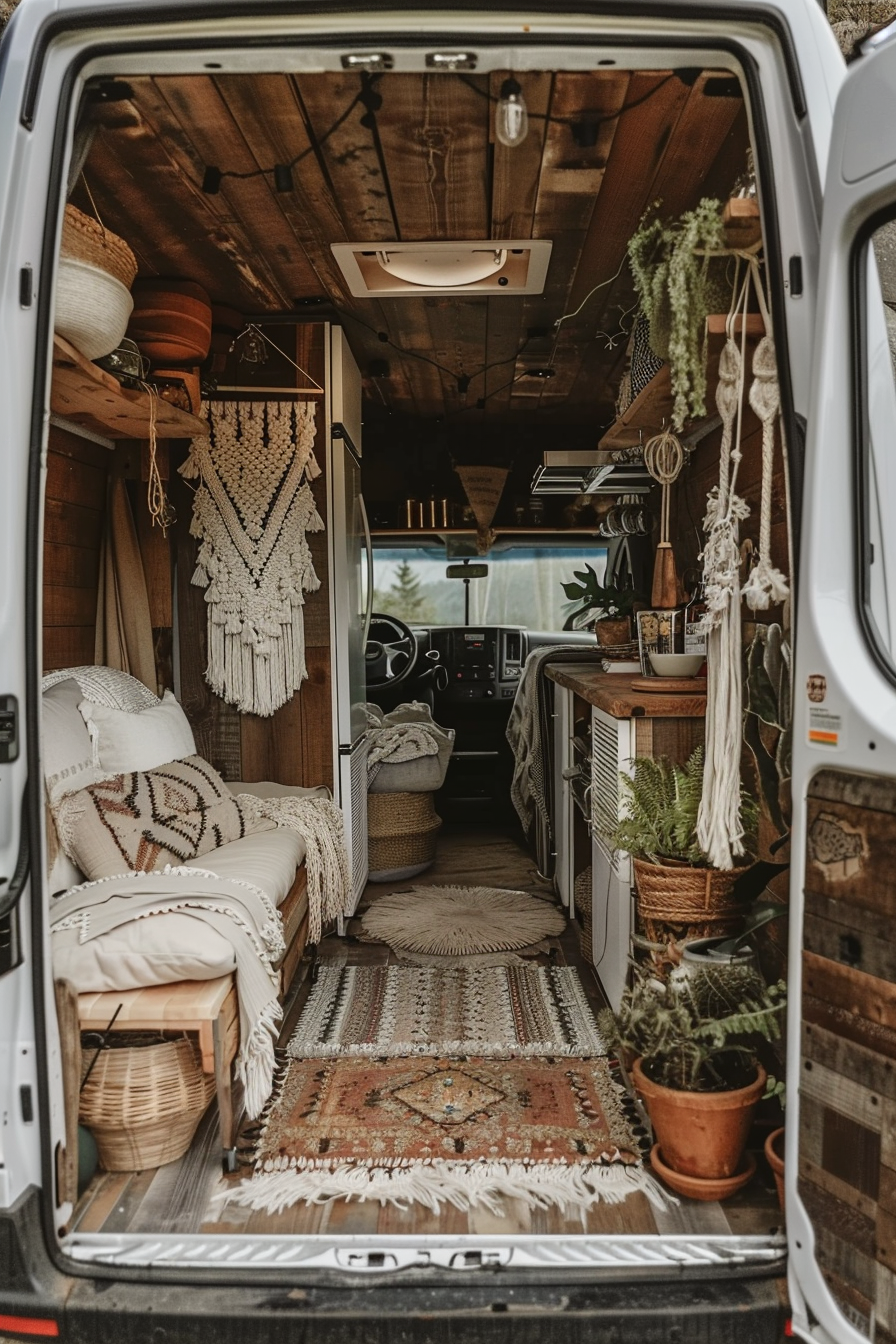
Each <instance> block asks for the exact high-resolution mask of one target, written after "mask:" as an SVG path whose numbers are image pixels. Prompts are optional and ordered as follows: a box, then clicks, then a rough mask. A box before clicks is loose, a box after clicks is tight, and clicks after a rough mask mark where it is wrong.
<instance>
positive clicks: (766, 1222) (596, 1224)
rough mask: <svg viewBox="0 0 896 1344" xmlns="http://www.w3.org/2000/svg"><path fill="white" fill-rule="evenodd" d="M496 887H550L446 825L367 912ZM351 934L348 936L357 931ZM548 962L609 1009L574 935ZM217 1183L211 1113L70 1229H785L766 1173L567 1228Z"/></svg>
mask: <svg viewBox="0 0 896 1344" xmlns="http://www.w3.org/2000/svg"><path fill="white" fill-rule="evenodd" d="M441 883H446V884H447V883H456V884H458V885H464V886H466V885H479V884H485V885H495V886H501V887H505V888H514V889H517V890H520V891H529V892H531V893H532V894H534V895H539V896H541V897H543V898H547V899H550V898H551V895H552V893H551V888H550V884H548V883H545V882H544V880H543V879H541V878H540V877H539V876H538V873H537V871H536V868H535V864H534V861H533V859H532V858H531V856H530V855H529V854H528V853H527V852H526V851H525V850H524V849H523V848H522V846H521V845H520V844H519V843H517V841H516V840H515V839H514V838H513V837H512V836H509V835H507V834H506V833H502V832H500V831H498V830H496V829H494V828H487V827H480V828H477V829H471V828H470V827H466V828H464V827H460V826H457V825H454V826H452V825H448V826H446V827H445V828H444V830H443V832H442V833H441V835H440V838H439V855H438V858H437V860H436V863H435V864H433V866H432V868H430V869H429V870H428V871H427V872H426V873H425V874H422V875H421V877H420V878H419V879H417V881H416V883H407V882H405V883H393V884H389V883H369V884H368V886H367V888H366V890H365V892H364V897H363V900H362V905H367V904H370V903H372V902H375V901H376V900H377V899H379V898H380V897H381V896H382V895H384V894H387V893H388V892H390V891H393V890H403V889H407V888H408V887H409V886H410V885H430V886H431V885H439V884H441ZM357 927H358V925H357V922H354V923H353V924H352V926H351V928H353V929H354V928H357ZM546 941H547V944H548V948H549V951H548V952H546V953H543V954H540V955H539V956H538V957H537V958H535V959H534V960H535V962H536V963H537V964H541V965H551V964H553V965H561V966H563V965H565V966H572V967H575V968H576V969H577V970H578V972H579V975H580V978H581V981H582V984H583V986H584V988H585V992H586V995H587V997H588V1000H589V1002H590V1004H591V1007H592V1009H593V1010H594V1011H595V1012H597V1011H599V1010H600V1008H601V1007H603V1006H605V998H604V995H603V992H602V990H601V986H600V982H599V981H598V979H597V977H596V976H595V974H594V970H593V968H592V967H591V966H590V965H589V964H588V963H587V962H585V961H584V960H583V958H582V954H581V948H580V945H579V937H578V930H577V928H576V926H575V925H573V924H569V925H567V927H566V929H565V930H564V932H563V933H562V934H560V935H559V936H558V937H556V938H551V939H548V940H546ZM319 955H320V957H321V959H323V960H326V961H328V962H329V963H330V964H331V965H332V964H334V963H335V964H337V965H353V966H375V965H386V964H397V960H396V957H395V954H394V953H391V952H390V949H389V948H387V947H385V946H384V945H383V944H377V943H366V942H361V941H359V940H357V939H356V938H352V937H349V938H337V937H336V936H335V935H333V936H331V937H327V938H325V939H324V940H323V941H322V943H321V945H320V948H319ZM311 987H312V982H311V978H310V977H306V981H305V983H303V984H302V985H300V986H299V987H298V989H297V992H296V994H295V995H294V997H293V998H292V1000H291V1002H290V1004H289V1005H288V1009H287V1013H286V1016H285V1019H284V1024H283V1030H282V1032H281V1035H280V1042H279V1043H280V1045H281V1047H283V1046H285V1044H286V1042H287V1041H288V1040H289V1038H290V1036H291V1035H292V1032H293V1030H294V1027H295V1022H296V1020H297V1018H298V1015H299V1013H300V1012H301V1009H302V1007H303V1006H304V1003H305V1001H306V999H307V996H308V994H309V993H310V990H311ZM249 1174H250V1168H248V1167H247V1168H246V1169H245V1171H244V1173H243V1175H242V1177H229V1178H226V1179H224V1178H222V1176H221V1173H220V1149H219V1140H218V1124H217V1116H216V1113H215V1108H214V1107H211V1108H210V1109H209V1111H208V1112H207V1114H206V1116H205V1117H204V1118H203V1121H202V1123H201V1124H200V1126H199V1129H198V1131H197V1134H196V1137H195V1138H194V1141H193V1144H192V1146H191V1148H190V1150H189V1152H188V1153H187V1154H185V1155H184V1157H183V1158H181V1159H180V1161H178V1162H173V1163H169V1164H168V1165H167V1166H166V1167H163V1168H161V1169H160V1170H159V1171H158V1172H149V1173H137V1174H133V1175H132V1174H106V1175H103V1174H100V1175H99V1176H98V1177H97V1178H96V1179H95V1180H94V1182H93V1183H92V1184H91V1187H90V1188H89V1190H88V1191H87V1192H86V1194H85V1195H84V1196H83V1197H82V1200H81V1202H80V1204H79V1207H78V1210H77V1214H76V1217H77V1221H76V1224H75V1225H76V1227H77V1228H78V1230H80V1231H85V1232H93V1231H101V1230H102V1231H114V1230H117V1231H124V1230H129V1231H135V1232H176V1233H184V1234H186V1233H189V1232H204V1233H220V1234H222V1235H227V1234H246V1233H248V1234H259V1235H268V1236H271V1235H286V1236H306V1235H309V1234H313V1233H324V1232H325V1233H332V1234H342V1233H345V1234H360V1235H377V1236H382V1237H389V1236H393V1237H394V1236H398V1235H433V1236H438V1235H441V1236H458V1235H463V1234H464V1233H467V1232H469V1233H477V1234H479V1235H490V1236H507V1235H514V1234H521V1233H536V1234H538V1235H541V1236H563V1235H566V1236H569V1235H581V1234H582V1233H583V1232H589V1233H592V1234H600V1233H605V1234H610V1235H613V1234H616V1235H620V1234H625V1233H634V1234H641V1235H643V1234H651V1233H654V1232H658V1233H685V1234H693V1235H699V1234H701V1233H703V1234H706V1233H709V1234H722V1235H729V1234H731V1233H732V1232H733V1233H736V1234H738V1235H747V1234H767V1233H768V1232H770V1231H771V1230H772V1229H773V1228H777V1227H779V1226H780V1225H781V1221H782V1219H781V1214H780V1211H779V1210H778V1207H777V1203H776V1201H775V1197H774V1194H773V1192H772V1188H771V1185H770V1183H769V1180H768V1179H767V1174H766V1173H765V1168H764V1166H763V1165H762V1163H761V1162H760V1172H759V1174H758V1175H757V1178H756V1179H755V1180H754V1181H753V1182H751V1184H750V1185H749V1186H748V1188H747V1189H746V1190H745V1191H743V1192H741V1193H740V1194H739V1195H737V1196H736V1197H735V1198H734V1199H732V1200H730V1201H727V1202H726V1204H725V1205H724V1206H723V1205H720V1204H703V1203H696V1202H694V1201H692V1200H686V1199H682V1200H680V1201H679V1202H678V1203H677V1204H674V1205H672V1204H670V1206H669V1208H667V1209H666V1210H664V1211H660V1210H657V1209H655V1208H654V1207H653V1205H652V1204H651V1203H650V1202H649V1201H648V1200H647V1198H646V1197H645V1196H644V1195H643V1194H640V1193H635V1194H633V1195H631V1196H630V1197H629V1198H628V1199H627V1200H625V1201H624V1202H623V1203H622V1204H613V1205H611V1204H596V1205H595V1206H594V1207H593V1208H591V1209H590V1210H588V1211H587V1212H583V1213H582V1214H571V1215H569V1216H566V1215H564V1214H562V1213H561V1212H560V1211H559V1210H556V1209H528V1208H527V1207H526V1206H525V1205H523V1204H521V1203H520V1202H519V1201H513V1200H509V1201H506V1211H505V1216H504V1217H501V1216H498V1215H496V1214H493V1213H490V1212H488V1211H487V1210H485V1209H477V1210H474V1211H472V1212H471V1213H469V1214H467V1213H462V1212H460V1211H459V1210H457V1209H454V1208H453V1207H451V1206H446V1207H444V1208H442V1209H440V1210H439V1212H438V1213H433V1212H432V1211H431V1210H429V1209H426V1208H423V1207H414V1206H412V1207H411V1208H409V1209H395V1208H391V1207H389V1206H386V1207H384V1208H381V1207H380V1205H379V1204H375V1203H357V1202H349V1201H345V1200H334V1201H332V1202H331V1203H329V1204H323V1205H313V1206H310V1207H306V1206H305V1205H304V1204H298V1205H296V1206H294V1207H293V1208H292V1209H287V1210H284V1211H283V1212H282V1213H280V1214H277V1215H270V1214H264V1213H257V1212H253V1211H252V1210H250V1209H246V1208H241V1207H239V1206H236V1205H233V1204H230V1203H220V1202H218V1203H213V1202H212V1200H213V1197H214V1196H215V1195H216V1194H218V1193H219V1192H222V1191H224V1190H226V1189H227V1188H228V1187H229V1186H235V1185H236V1184H238V1183H239V1180H240V1179H248V1177H249Z"/></svg>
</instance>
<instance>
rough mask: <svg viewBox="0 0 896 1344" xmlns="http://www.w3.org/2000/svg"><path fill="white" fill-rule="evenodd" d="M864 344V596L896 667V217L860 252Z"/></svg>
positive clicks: (873, 630)
mask: <svg viewBox="0 0 896 1344" xmlns="http://www.w3.org/2000/svg"><path fill="white" fill-rule="evenodd" d="M857 281H858V284H859V286H860V294H859V296H858V297H859V311H860V312H861V314H862V317H861V320H860V323H861V324H860V332H861V340H862V344H863V359H862V365H863V375H862V376H863V379H864V384H865V386H864V397H863V398H862V400H861V405H862V406H863V422H864V423H863V425H862V429H861V462H862V471H861V475H862V478H863V479H862V487H863V488H862V521H863V537H862V541H863V547H862V551H863V566H862V568H863V599H864V605H865V616H866V622H867V625H868V627H869V631H870V634H871V636H872V638H873V639H874V641H875V642H876V644H877V646H878V649H879V651H880V652H881V653H882V654H883V655H884V656H885V658H886V660H887V661H888V662H889V663H890V665H891V666H892V667H893V668H894V669H896V212H893V217H892V218H890V219H888V220H886V221H884V222H882V223H877V224H876V227H875V228H874V229H873V230H872V231H871V233H870V234H869V235H868V237H867V239H866V241H865V243H864V246H863V248H862V251H861V252H860V254H859V266H858V271H857Z"/></svg>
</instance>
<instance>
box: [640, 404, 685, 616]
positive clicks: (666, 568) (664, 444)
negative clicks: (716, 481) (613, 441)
mask: <svg viewBox="0 0 896 1344" xmlns="http://www.w3.org/2000/svg"><path fill="white" fill-rule="evenodd" d="M644 466H645V467H646V468H647V470H648V471H649V472H650V475H651V476H652V477H653V479H654V480H655V481H657V482H658V483H659V485H660V486H661V487H662V497H661V504H660V539H659V544H658V545H657V548H656V559H655V561H654V567H653V587H652V589H651V593H650V605H651V606H652V607H656V608H657V609H658V610H660V611H666V610H668V609H669V608H671V607H676V606H677V605H678V592H679V583H678V572H677V570H676V568H675V554H674V552H673V550H672V543H671V541H670V540H669V524H670V501H671V488H672V485H673V483H674V482H675V481H677V480H678V477H679V474H680V472H681V469H682V467H683V466H684V448H682V446H681V441H680V440H679V438H678V435H677V434H673V432H672V430H671V429H664V430H663V431H662V433H660V434H656V435H655V436H654V437H653V438H652V439H648V441H647V443H646V444H645V445H644Z"/></svg>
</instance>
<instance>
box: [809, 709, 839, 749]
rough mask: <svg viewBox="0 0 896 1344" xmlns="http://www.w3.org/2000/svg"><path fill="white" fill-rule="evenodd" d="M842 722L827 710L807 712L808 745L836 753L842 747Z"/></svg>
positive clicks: (836, 715)
mask: <svg viewBox="0 0 896 1344" xmlns="http://www.w3.org/2000/svg"><path fill="white" fill-rule="evenodd" d="M843 736H844V734H843V720H842V718H841V717H840V715H839V714H832V713H831V712H830V710H827V709H810V710H809V745H810V746H813V747H828V748H829V749H830V750H832V751H836V750H837V748H838V747H842V746H843V745H844V742H843Z"/></svg>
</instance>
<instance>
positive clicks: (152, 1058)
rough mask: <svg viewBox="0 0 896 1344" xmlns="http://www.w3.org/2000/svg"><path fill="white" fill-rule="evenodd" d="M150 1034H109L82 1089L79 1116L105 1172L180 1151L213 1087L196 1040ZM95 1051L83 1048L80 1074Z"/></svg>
mask: <svg viewBox="0 0 896 1344" xmlns="http://www.w3.org/2000/svg"><path fill="white" fill-rule="evenodd" d="M149 1040H150V1043H147V1038H146V1037H143V1036H139V1035H136V1034H134V1033H125V1032H122V1033H121V1034H120V1035H118V1034H115V1035H113V1036H111V1037H110V1039H109V1041H108V1044H107V1047H105V1048H104V1049H102V1050H101V1051H100V1054H99V1056H98V1058H97V1060H96V1064H95V1065H94V1066H93V1068H92V1069H91V1070H90V1076H89V1078H87V1081H86V1083H85V1084H84V1086H83V1088H82V1091H81V1102H80V1106H79V1110H78V1119H79V1120H80V1122H81V1123H82V1124H83V1125H86V1126H87V1128H88V1129H89V1130H90V1131H91V1133H92V1134H93V1137H94V1138H95V1139H96V1144H97V1148H98V1149H99V1155H100V1161H101V1162H102V1164H103V1166H104V1167H105V1168H106V1170H107V1171H145V1170H146V1169H148V1168H152V1167H160V1166H162V1165H163V1164H164V1163H166V1162H174V1161H175V1160H176V1159H177V1158H179V1157H182V1156H183V1154H184V1153H185V1152H186V1151H187V1149H188V1148H189V1146H190V1141H191V1139H192V1138H193V1135H194V1134H195V1132H196V1127H197V1125H198V1124H199V1121H200V1119H201V1118H202V1115H203V1113H204V1112H205V1110H206V1108H207V1107H208V1104H209V1102H210V1101H211V1099H212V1097H213V1096H214V1093H215V1080H214V1077H213V1076H212V1075H211V1074H206V1073H203V1072H202V1065H201V1060H200V1055H199V1048H198V1046H197V1044H196V1043H195V1042H194V1041H190V1040H186V1039H181V1040H177V1041H160V1040H159V1039H158V1037H157V1036H153V1037H151V1038H149ZM94 1053H95V1052H94V1051H93V1050H90V1049H89V1048H86V1047H85V1049H84V1072H85V1074H86V1073H87V1070H88V1069H90V1066H91V1063H92V1061H93V1058H94Z"/></svg>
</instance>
